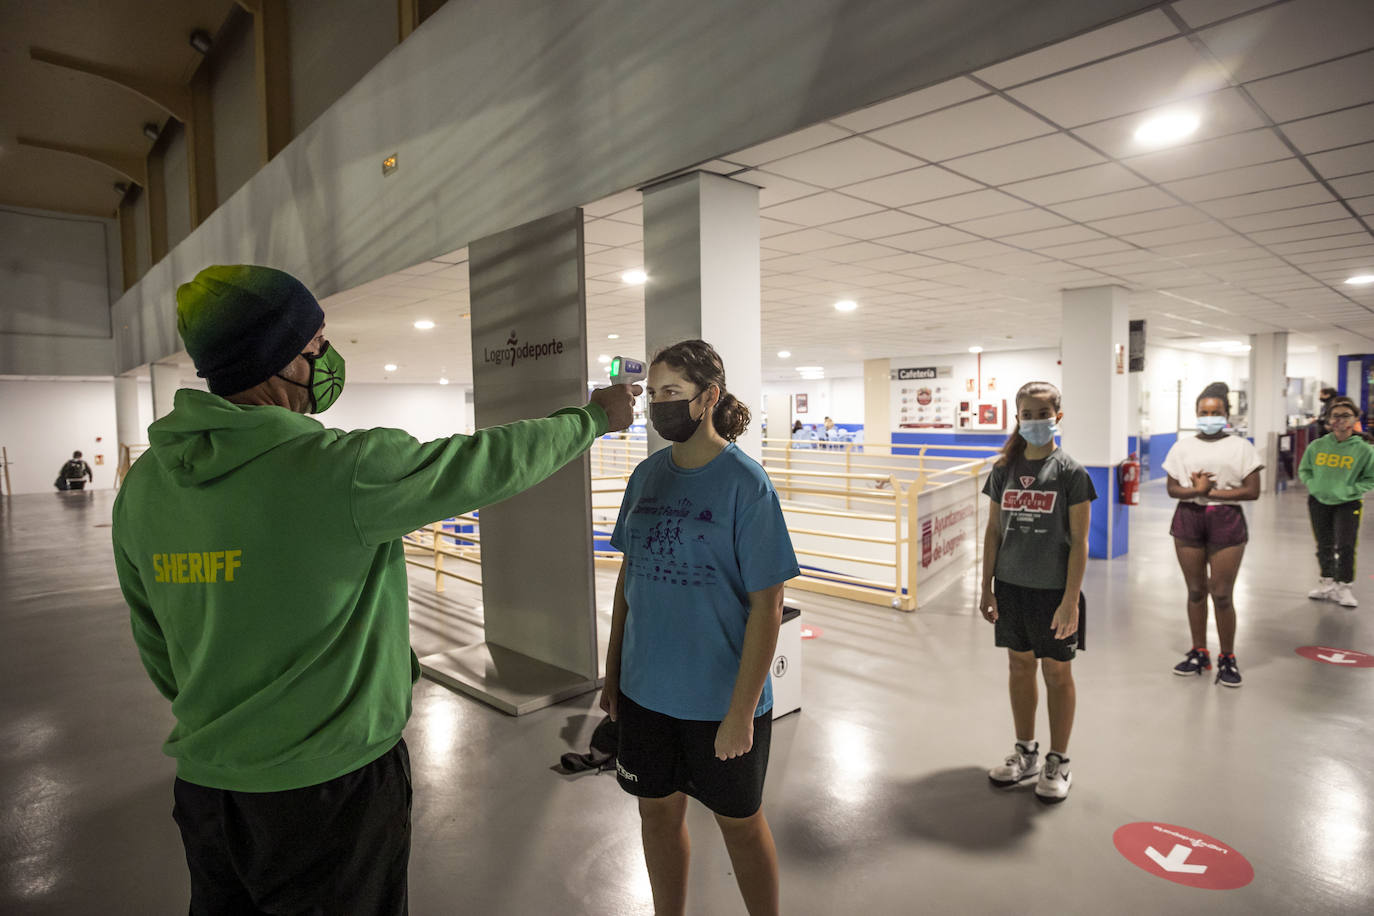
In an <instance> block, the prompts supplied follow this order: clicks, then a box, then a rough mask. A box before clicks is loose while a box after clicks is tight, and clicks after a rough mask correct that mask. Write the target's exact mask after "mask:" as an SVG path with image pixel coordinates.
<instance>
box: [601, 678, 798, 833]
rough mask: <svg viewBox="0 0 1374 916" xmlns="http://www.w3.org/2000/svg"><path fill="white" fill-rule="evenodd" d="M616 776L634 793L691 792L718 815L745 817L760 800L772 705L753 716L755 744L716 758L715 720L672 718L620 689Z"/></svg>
mask: <svg viewBox="0 0 1374 916" xmlns="http://www.w3.org/2000/svg"><path fill="white" fill-rule="evenodd" d="M616 718H617V719H618V720H619V722H620V750H619V752H618V753H617V754H616V767H615V769H616V779H618V780H619V782H620V787H621V788H622V789H624V790H625V791H626V792H629V793H630V794H631V795H633V796H636V797H637V798H667V797H668V796H669V795H672V794H673V793H674V792H683V793H686V794H687V795H690V796H692V798H695V799H696V800H697V801H699V802H701V803H702V804H703V805H705V806H706V807H708V808H710V809H711V810H712V811H713V812H715V813H716V814H719V815H721V816H723V817H750V816H751V815H753V814H754V813H755V812H756V811H758V810H759V806H760V805H761V804H763V778H764V776H765V775H766V774H767V772H768V746H769V739H770V738H771V737H772V735H773V713H772V710H769V711H768V712H766V713H764V714H763V715H761V716H758V717H757V718H755V719H754V746H753V748H752V749H751V750H750V751H749V753H747V754H745V755H744V756H742V757H735V758H734V759H732V760H719V759H717V757H716V731H717V730H718V729H719V728H720V723H719V722H709V721H702V720H699V719H675V718H673V717H672V716H665V715H664V714H663V713H660V712H654V711H653V710H652V709H645V708H644V707H643V706H640V705H639V704H638V703H636V702H635V701H634V700H632V699H630V698H629V697H627V696H625V694H623V693H622V694H620V699H619V701H618V706H617V716H616Z"/></svg>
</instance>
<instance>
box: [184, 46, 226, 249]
mask: <svg viewBox="0 0 1374 916" xmlns="http://www.w3.org/2000/svg"><path fill="white" fill-rule="evenodd" d="M209 70H210V68H209V67H201V68H200V69H199V70H197V71H196V75H195V76H194V77H192V79H191V120H189V121H187V122H186V180H187V182H188V183H189V185H190V197H189V201H190V205H191V228H192V229H194V228H195V227H197V226H199V225H200V224H201V223H203V222H205V220H206V218H207V217H209V216H210V214H211V213H213V212H215V208H216V207H218V206H219V191H218V190H217V189H216V187H215V121H214V118H213V116H212V115H213V111H214V104H213V102H212V97H211V95H210V72H209Z"/></svg>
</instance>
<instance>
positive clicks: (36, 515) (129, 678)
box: [0, 484, 1374, 916]
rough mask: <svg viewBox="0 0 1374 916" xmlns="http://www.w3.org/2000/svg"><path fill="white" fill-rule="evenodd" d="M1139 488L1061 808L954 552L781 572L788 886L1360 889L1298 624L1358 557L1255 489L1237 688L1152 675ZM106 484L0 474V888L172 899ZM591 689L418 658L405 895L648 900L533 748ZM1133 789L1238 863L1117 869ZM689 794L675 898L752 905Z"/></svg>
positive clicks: (91, 899)
mask: <svg viewBox="0 0 1374 916" xmlns="http://www.w3.org/2000/svg"><path fill="white" fill-rule="evenodd" d="M1145 500H1146V505H1144V506H1143V507H1141V508H1140V509H1138V510H1136V512H1135V516H1134V520H1133V530H1132V535H1133V543H1132V552H1131V554H1130V558H1129V560H1128V561H1127V560H1120V561H1114V562H1093V563H1092V564H1091V565H1090V567H1089V571H1088V580H1087V585H1086V591H1087V593H1088V596H1089V601H1090V605H1091V615H1092V616H1091V618H1090V619H1091V625H1090V631H1089V638H1090V642H1089V651H1088V652H1087V653H1085V654H1084V655H1083V656H1081V657H1080V660H1079V662H1078V663H1077V664H1076V665H1075V668H1076V669H1077V679H1078V689H1079V714H1078V723H1077V732H1076V734H1075V736H1074V741H1073V746H1072V749H1071V752H1072V757H1073V763H1074V766H1073V769H1074V774H1075V784H1074V789H1073V793H1072V795H1071V797H1070V798H1069V800H1068V802H1067V803H1065V804H1064V805H1062V806H1060V807H1058V808H1053V809H1050V808H1046V807H1043V806H1041V805H1040V804H1038V803H1037V802H1036V801H1035V799H1034V798H1033V797H1032V795H1031V793H1030V792H1029V790H1025V791H1014V792H1010V793H1003V792H998V791H995V790H993V789H991V788H990V787H989V786H988V784H987V781H986V779H985V777H984V773H983V771H984V769H985V768H986V767H988V766H990V765H992V764H993V763H995V762H998V761H999V760H1000V758H1001V757H1002V756H1003V755H1004V754H1005V753H1006V751H1007V750H1008V748H1009V745H1010V742H1011V738H1012V734H1011V726H1010V714H1009V712H1008V709H1007V701H1006V695H1005V674H1004V671H1005V662H1004V657H1003V655H1002V653H1001V652H1000V651H999V650H996V649H994V648H993V646H992V634H991V629H990V627H989V626H988V625H987V624H985V623H983V622H982V620H981V619H980V618H978V617H977V616H976V614H974V613H973V611H972V601H973V587H974V581H973V579H972V577H970V578H968V579H967V580H966V581H965V583H963V585H962V586H959V587H956V588H953V589H951V590H950V591H949V592H947V593H946V594H944V595H942V596H941V597H940V599H939V600H937V601H936V602H934V603H933V604H932V605H931V606H930V607H928V608H927V609H924V610H922V611H920V612H918V613H916V614H901V613H897V612H892V611H887V610H884V609H881V608H876V607H868V606H861V605H856V604H851V603H848V602H844V601H839V600H832V599H824V598H819V597H816V596H812V595H808V594H807V593H804V592H792V593H790V594H789V603H792V604H795V605H797V606H799V607H801V608H802V609H803V611H804V614H805V620H806V621H807V622H808V624H810V625H814V626H818V627H820V628H821V630H822V631H823V633H822V635H821V637H820V638H819V639H816V640H814V641H811V642H808V643H806V644H805V649H804V662H803V682H804V685H805V686H804V697H805V700H804V704H805V705H804V707H803V710H802V712H801V713H800V714H798V715H792V716H789V717H787V718H785V719H782V720H780V721H779V722H778V725H777V728H776V730H775V734H774V743H773V756H772V764H771V767H770V770H769V781H768V788H767V791H766V800H765V810H766V811H767V813H768V816H769V819H770V820H771V822H772V824H773V829H774V832H775V834H776V837H777V841H778V849H779V854H780V857H781V860H782V881H783V902H784V912H787V913H792V914H833V913H874V914H889V913H891V914H905V913H1047V914H1048V913H1109V914H1110V913H1142V914H1143V913H1171V914H1172V913H1209V914H1217V913H1237V914H1240V913H1247V914H1248V913H1298V912H1308V913H1320V914H1325V913H1357V912H1360V913H1367V912H1370V911H1371V910H1372V909H1374V865H1371V862H1374V838H1372V837H1371V831H1372V830H1374V774H1372V771H1374V766H1372V765H1371V761H1374V729H1371V726H1370V723H1371V722H1374V669H1360V670H1344V669H1340V668H1336V667H1333V666H1328V665H1321V664H1317V663H1314V662H1311V661H1307V660H1305V659H1303V658H1300V657H1298V656H1297V655H1295V654H1294V649H1295V648H1296V647H1298V646H1303V645H1313V644H1321V645H1327V646H1335V647H1340V648H1352V649H1362V650H1365V651H1367V652H1374V625H1371V623H1370V617H1371V615H1374V582H1371V581H1370V578H1371V577H1370V576H1369V575H1368V572H1366V573H1365V574H1363V575H1362V576H1361V582H1360V583H1359V584H1358V586H1357V591H1359V592H1362V593H1363V595H1362V597H1364V598H1365V599H1366V606H1365V607H1362V608H1360V609H1359V610H1356V611H1348V610H1343V609H1340V608H1338V607H1336V606H1335V605H1330V604H1320V605H1319V604H1317V603H1315V602H1310V601H1308V600H1307V598H1306V597H1305V593H1306V590H1307V589H1308V588H1309V587H1310V585H1311V582H1312V580H1313V579H1314V578H1315V570H1314V568H1313V567H1314V561H1313V560H1312V558H1311V543H1310V540H1309V535H1308V529H1307V522H1306V515H1305V509H1304V502H1303V500H1304V497H1303V496H1302V495H1301V494H1300V493H1290V494H1285V495H1282V496H1279V497H1277V498H1266V499H1265V500H1264V501H1263V502H1261V503H1260V504H1259V505H1258V506H1256V507H1255V509H1254V511H1253V512H1252V516H1251V523H1252V541H1251V546H1250V553H1249V556H1248V557H1247V558H1246V561H1245V565H1244V567H1243V569H1242V572H1241V577H1240V584H1239V588H1238V592H1237V595H1236V600H1237V606H1238V608H1239V611H1240V615H1241V630H1240V637H1239V641H1238V647H1237V655H1238V657H1239V660H1240V664H1241V670H1242V672H1243V673H1244V675H1245V679H1246V680H1245V686H1244V688H1243V689H1241V690H1226V689H1224V688H1221V687H1218V686H1214V685H1213V684H1212V682H1211V679H1210V678H1207V679H1188V680H1185V679H1183V678H1176V677H1172V676H1170V668H1171V666H1172V665H1173V664H1174V663H1175V662H1176V661H1177V660H1178V659H1179V658H1180V657H1181V655H1182V653H1183V652H1184V651H1186V650H1187V649H1188V647H1189V646H1188V642H1189V640H1188V636H1187V629H1186V625H1185V623H1184V613H1183V598H1184V595H1183V583H1182V579H1181V577H1180V575H1179V573H1178V570H1177V567H1176V565H1175V563H1174V559H1173V554H1172V545H1171V542H1170V540H1169V538H1168V537H1167V535H1166V533H1165V532H1166V529H1167V520H1168V512H1169V509H1170V504H1169V501H1168V500H1167V498H1165V496H1164V494H1163V492H1162V489H1161V488H1160V487H1159V485H1158V484H1154V485H1152V486H1151V487H1149V488H1147V490H1146V495H1145ZM111 502H112V494H110V493H105V492H95V493H84V494H75V493H72V494H64V495H59V494H52V495H46V494H45V495H42V496H27V497H15V498H12V499H10V500H9V501H5V500H0V628H2V629H0V672H3V674H0V677H3V681H0V683H3V688H0V691H2V692H0V799H3V806H0V913H5V914H16V916H17V914H29V913H45V914H87V913H90V914H124V913H130V914H161V913H184V912H185V910H186V900H187V879H186V869H185V864H184V861H183V859H182V857H181V847H180V842H179V839H178V836H177V832H176V829H175V827H174V825H173V824H172V821H171V817H170V811H171V780H172V775H173V768H172V765H171V762H170V761H169V760H168V759H166V758H165V757H163V756H162V755H161V753H160V751H159V745H160V743H161V741H162V739H163V737H164V735H165V734H166V732H167V730H168V728H169V726H170V714H169V712H168V708H167V705H166V703H165V702H164V701H163V700H162V699H161V697H159V696H158V695H157V693H156V692H155V691H154V690H153V688H152V686H151V684H150V683H149V682H148V680H147V678H146V676H145V675H144V673H143V671H142V669H141V667H140V666H139V663H138V659H137V656H136V655H135V652H134V648H133V643H132V639H131V637H130V635H129V632H128V622H127V612H126V610H125V608H124V606H123V604H122V601H121V599H120V595H119V591H118V589H117V587H116V586H115V581H114V572H113V564H112V561H111V557H110V552H109V531H108V527H106V526H107V523H108V520H109V512H110V505H111ZM610 585H611V582H610V581H609V580H608V579H607V578H606V577H605V576H604V575H603V581H602V588H603V595H602V600H603V602H604V603H609V602H608V597H609V596H608V594H606V592H607V591H608V590H609V587H610ZM412 607H413V612H412V621H413V635H414V641H415V644H416V647H417V649H420V650H421V654H423V653H424V651H427V650H428V649H429V648H431V647H435V646H444V645H454V644H455V641H463V640H470V639H473V638H475V637H476V635H477V634H478V633H479V632H480V629H479V628H480V621H481V615H480V611H479V609H478V605H477V601H476V595H475V594H474V592H473V591H472V590H470V589H469V590H464V589H460V588H458V587H454V586H450V588H449V591H448V593H447V594H446V595H444V596H438V595H435V594H434V592H433V590H432V588H431V586H430V583H429V581H428V579H427V577H426V576H425V574H423V573H419V572H416V573H414V574H413V575H412ZM1213 649H1214V651H1215V640H1213ZM598 717H599V713H598V711H597V710H596V709H595V697H594V696H587V697H584V698H580V699H578V700H574V701H571V702H567V703H564V704H562V705H560V706H557V707H554V708H551V709H547V710H544V711H542V712H538V713H535V714H532V715H530V716H527V717H524V718H521V719H518V720H516V719H511V718H507V717H505V716H503V715H501V714H499V713H496V712H494V711H491V710H489V709H487V708H486V707H483V706H481V705H479V704H477V703H475V702H473V701H470V700H468V699H465V698H463V697H460V696H456V695H454V694H452V693H450V692H449V691H447V690H446V689H444V688H442V687H438V686H436V685H435V684H432V683H430V682H428V681H421V682H420V684H419V685H417V687H416V689H415V715H414V718H413V719H412V720H411V723H410V727H409V729H408V730H407V732H406V739H407V741H408V742H409V744H410V749H411V755H412V758H413V761H414V773H415V782H416V791H415V836H414V849H413V853H412V857H411V880H410V888H411V900H412V903H411V911H412V912H413V913H416V914H449V913H473V914H516V916H527V914H554V913H557V914H567V916H573V914H617V916H618V914H641V913H649V912H650V909H651V907H650V906H649V902H648V901H649V896H648V882H647V877H646V875H645V873H644V868H643V864H642V860H641V858H640V847H639V834H638V822H637V818H636V815H635V811H634V807H633V805H632V803H631V802H630V801H629V799H628V798H627V797H625V796H623V795H622V794H621V793H620V791H619V790H618V788H617V787H616V784H615V782H614V779H613V778H612V777H610V776H609V775H605V776H582V777H576V778H574V777H563V776H559V775H558V774H556V773H554V772H552V771H551V769H550V767H551V765H552V764H554V763H555V762H556V761H557V759H558V756H559V755H560V754H561V753H563V752H564V751H566V750H568V749H569V748H570V747H576V748H578V749H585V745H586V742H587V739H588V737H589V736H590V733H591V729H592V727H593V725H594V724H595V722H596V720H597V718H598ZM1041 721H1042V723H1043V721H1044V713H1043V710H1042V712H1041ZM1043 731H1044V729H1043V725H1042V732H1043ZM1041 737H1042V738H1043V737H1044V735H1043V734H1042V736H1041ZM1147 820H1148V821H1160V822H1165V823H1171V824H1176V825H1180V826H1185V827H1190V828H1193V829H1195V830H1198V831H1201V832H1203V833H1207V834H1210V835H1212V836H1213V837H1216V838H1218V839H1221V840H1223V841H1224V842H1226V843H1228V844H1229V845H1231V846H1233V847H1235V848H1236V849H1237V850H1239V851H1240V852H1241V853H1243V854H1244V855H1245V856H1246V857H1247V858H1248V859H1249V860H1250V862H1251V863H1252V864H1253V866H1254V869H1255V878H1254V881H1253V882H1252V883H1251V884H1250V885H1249V886H1247V887H1244V888H1242V889H1239V890H1231V891H1209V890H1199V889H1193V888H1188V887H1183V886H1180V885H1175V884H1172V883H1170V882H1167V881H1165V880H1162V879H1160V878H1156V877H1153V876H1151V875H1149V874H1147V873H1146V872H1144V871H1142V870H1140V869H1138V868H1136V867H1135V866H1133V865H1131V864H1130V863H1128V862H1127V861H1126V860H1125V859H1124V858H1123V857H1122V856H1121V855H1120V854H1119V853H1118V852H1117V851H1116V849H1115V848H1114V846H1113V844H1112V834H1113V832H1114V831H1115V830H1116V829H1117V828H1118V827H1120V826H1122V825H1124V824H1127V823H1130V822H1134V821H1147ZM689 823H690V829H691V831H692V836H693V841H694V844H695V845H694V848H693V862H692V877H691V891H690V894H691V905H690V909H691V912H693V913H700V914H711V916H716V914H733V913H740V912H743V908H742V907H741V905H740V903H739V898H738V896H737V893H736V891H735V888H734V880H733V878H732V877H731V875H730V870H729V862H728V859H727V858H726V856H725V853H724V849H723V847H722V845H721V843H720V840H719V837H718V835H717V834H716V832H715V829H714V824H713V823H712V822H711V820H710V818H709V815H707V814H706V813H705V812H704V811H702V810H701V809H700V808H697V807H695V806H694V807H693V809H692V812H691V815H690V821H689Z"/></svg>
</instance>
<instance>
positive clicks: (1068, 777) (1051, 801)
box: [1035, 751, 1073, 805]
mask: <svg viewBox="0 0 1374 916" xmlns="http://www.w3.org/2000/svg"><path fill="white" fill-rule="evenodd" d="M1071 785H1073V774H1072V773H1070V772H1069V760H1068V758H1067V757H1060V756H1059V755H1058V754H1056V753H1055V752H1054V751H1050V752H1049V753H1048V754H1046V755H1045V768H1044V769H1043V770H1041V771H1040V781H1039V782H1038V783H1036V784H1035V795H1036V797H1037V798H1039V799H1040V800H1041V801H1042V802H1045V803H1046V804H1048V805H1057V804H1059V803H1060V802H1062V801H1063V800H1064V799H1066V798H1068V797H1069V786H1071Z"/></svg>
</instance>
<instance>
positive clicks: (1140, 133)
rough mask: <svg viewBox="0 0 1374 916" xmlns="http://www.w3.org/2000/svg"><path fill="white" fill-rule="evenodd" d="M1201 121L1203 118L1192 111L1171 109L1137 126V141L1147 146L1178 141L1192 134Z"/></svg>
mask: <svg viewBox="0 0 1374 916" xmlns="http://www.w3.org/2000/svg"><path fill="white" fill-rule="evenodd" d="M1201 123H1202V119H1201V118H1199V117H1198V116H1197V115H1195V114H1193V113H1192V112H1191V111H1169V112H1165V113H1164V114H1159V115H1155V116H1154V117H1153V118H1150V120H1148V121H1146V122H1145V123H1144V124H1141V125H1140V126H1139V127H1137V128H1136V131H1135V139H1136V142H1137V143H1143V144H1145V145H1146V146H1163V145H1164V144H1166V143H1177V142H1178V141H1180V140H1182V139H1183V138H1184V137H1188V136H1191V135H1192V134H1193V132H1194V131H1196V130H1197V129H1198V125H1199V124H1201Z"/></svg>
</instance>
